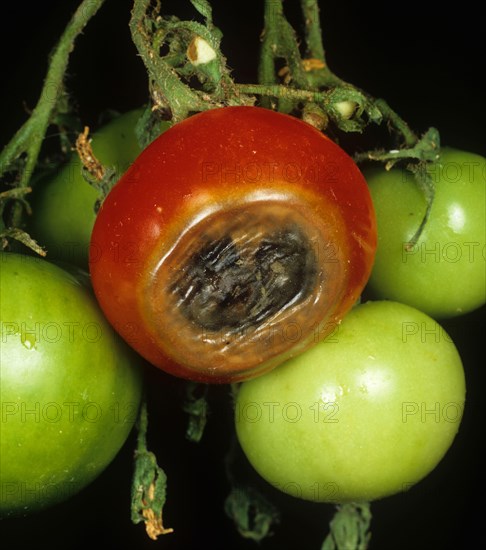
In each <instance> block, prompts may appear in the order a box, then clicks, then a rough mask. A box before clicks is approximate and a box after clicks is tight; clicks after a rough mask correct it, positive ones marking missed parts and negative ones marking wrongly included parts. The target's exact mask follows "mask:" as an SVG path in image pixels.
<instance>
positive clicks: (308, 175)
mask: <svg viewBox="0 0 486 550" xmlns="http://www.w3.org/2000/svg"><path fill="white" fill-rule="evenodd" d="M375 248H376V225H375V217H374V212H373V207H372V202H371V199H370V195H369V192H368V188H367V185H366V182H365V180H364V178H363V177H362V175H361V173H360V172H359V170H358V168H357V167H356V165H355V164H354V162H353V161H352V160H351V158H350V157H349V156H348V155H347V154H346V153H345V152H344V151H343V150H342V149H341V148H339V147H338V146H337V145H336V144H335V143H334V142H332V141H331V140H330V139H328V138H327V137H325V136H324V135H323V134H321V133H320V132H319V131H317V130H316V129H314V128H313V127H311V126H309V125H308V124H306V123H304V122H302V121H301V120H298V119H296V118H294V117H291V116H287V115H283V114H280V113H275V112H273V111H270V110H266V109H262V108H258V107H225V108H221V109H214V110H210V111H206V112H203V113H200V114H197V115H194V116H192V117H190V118H188V119H186V120H184V121H183V122H181V123H179V124H177V125H175V126H173V127H172V128H171V129H169V130H168V131H167V132H165V133H164V134H162V135H161V136H160V137H159V138H157V139H156V140H155V141H154V142H153V143H152V144H151V145H150V146H149V147H148V148H147V149H146V150H145V151H143V152H142V154H141V155H140V156H139V157H138V159H137V160H136V161H135V162H134V164H133V165H132V167H131V168H130V169H129V170H128V171H127V172H126V174H125V175H124V176H123V177H122V178H121V180H120V181H119V182H118V183H117V184H116V185H115V186H114V188H113V189H112V191H111V192H110V194H109V195H108V197H107V198H106V200H105V201H104V203H103V205H102V207H101V209H100V211H99V214H98V217H97V219H96V222H95V226H94V230H93V234H92V241H91V257H90V268H91V274H92V280H93V286H94V289H95V292H96V295H97V298H98V300H99V303H100V305H101V307H102V309H103V310H104V312H105V314H106V316H107V317H108V319H109V320H110V321H111V323H112V324H113V325H114V326H115V328H116V329H117V330H118V331H119V332H120V334H121V335H122V336H123V337H124V338H125V339H126V340H127V341H128V342H129V343H130V344H131V345H132V346H133V347H134V348H135V349H136V350H137V351H138V352H139V353H140V354H141V355H142V356H144V357H145V358H146V359H148V360H149V361H150V362H151V363H153V364H154V365H156V366H157V367H160V368H161V369H163V370H165V371H167V372H170V373H172V374H174V375H177V376H181V377H185V378H190V379H193V380H198V381H203V382H220V383H221V382H230V381H236V380H244V379H248V378H251V377H253V376H256V375H258V374H261V373H263V372H265V371H267V370H269V369H271V368H273V367H275V366H276V365H277V364H279V363H281V362H283V361H284V360H286V359H288V358H289V357H292V356H294V355H297V354H299V353H301V352H302V351H304V350H305V349H307V348H308V347H310V346H311V345H313V344H314V343H316V342H318V341H319V340H321V339H322V338H323V337H324V336H326V335H327V334H329V333H330V332H331V331H332V330H333V329H334V328H335V326H336V323H338V322H339V320H340V319H341V318H342V317H343V315H344V314H345V313H346V312H347V311H348V310H349V309H350V308H351V306H352V305H353V304H354V303H355V301H356V300H357V298H358V297H359V295H360V293H361V291H362V289H363V287H364V285H365V284H366V281H367V280H368V277H369V274H370V270H371V265H372V263H373V258H374V254H375Z"/></svg>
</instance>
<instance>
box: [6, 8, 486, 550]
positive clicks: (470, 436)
mask: <svg viewBox="0 0 486 550" xmlns="http://www.w3.org/2000/svg"><path fill="white" fill-rule="evenodd" d="M77 4H78V2H77V1H75V0H43V1H42V2H36V3H29V4H28V5H25V4H24V3H21V2H17V3H14V2H12V3H9V4H8V7H7V5H6V4H5V3H4V4H3V7H2V18H1V19H2V32H1V36H0V39H1V44H0V45H1V49H0V56H1V57H0V61H1V74H2V86H1V93H2V102H1V104H0V109H1V112H0V120H1V127H0V146H3V145H4V144H5V143H6V142H7V141H8V139H9V138H10V137H11V135H12V134H13V132H14V131H15V130H16V129H17V128H18V127H19V126H20V125H21V124H22V123H23V121H24V120H25V119H26V114H25V110H24V109H25V106H27V108H28V107H33V106H34V105H35V103H36V101H37V99H38V95H39V93H40V89H41V85H42V79H43V77H44V74H45V71H46V69H47V56H48V54H49V52H50V50H51V49H52V47H53V46H54V44H55V43H56V41H57V38H58V37H59V35H60V33H61V32H62V30H63V28H64V26H65V24H66V23H67V21H68V19H69V17H70V15H71V14H72V12H73V11H74V9H75V7H76V6H77ZM261 4H262V2H259V1H256V0H254V1H245V2H238V3H237V2H228V1H226V2H225V1H223V0H217V1H213V2H212V5H213V8H214V18H215V23H216V24H217V25H218V26H219V27H220V28H221V29H222V30H223V33H224V39H223V50H224V52H225V54H226V56H227V58H228V62H229V65H230V66H231V67H232V68H233V69H234V75H235V77H236V78H237V79H238V80H239V81H240V82H250V81H255V78H256V63H257V56H258V37H259V33H260V29H261V17H262V7H261ZM162 5H163V8H164V12H165V13H176V14H178V15H180V16H183V17H188V16H190V14H191V13H194V12H193V11H192V9H191V8H190V6H189V2H188V1H187V2H185V1H182V0H180V1H179V2H176V1H175V0H174V1H171V2H169V1H167V2H165V1H163V2H162ZM287 5H288V7H289V8H290V10H289V11H290V12H295V13H293V15H292V17H294V16H295V15H296V14H297V13H298V12H297V10H295V9H293V8H296V7H297V6H298V2H297V1H296V0H295V1H290V0H288V1H287ZM130 8H131V2H130V1H128V0H111V1H108V2H107V3H106V5H105V6H104V7H103V8H102V9H101V11H100V12H99V14H98V15H97V16H96V17H95V18H94V19H93V20H92V21H91V22H90V23H89V25H88V27H87V28H86V30H85V32H84V34H83V35H82V36H81V37H80V38H79V39H78V41H77V45H76V49H75V51H74V53H73V54H72V57H71V62H70V65H69V70H68V75H69V76H68V79H67V85H68V88H69V90H70V91H71V94H72V96H73V97H74V98H75V103H76V105H77V110H78V113H79V115H80V116H81V118H82V120H83V122H84V123H86V124H89V125H90V126H95V125H96V122H97V120H98V116H99V114H100V113H101V112H102V111H103V110H104V109H107V108H111V109H117V110H119V111H125V110H128V109H131V108H134V107H137V106H139V105H140V104H141V103H143V102H145V101H146V99H147V91H146V90H147V81H146V77H145V71H144V67H143V65H142V63H141V61H140V59H139V58H138V57H137V54H136V51H135V48H134V46H133V45H132V44H131V41H130V35H129V31H128V20H129V13H130ZM426 8H427V4H426V3H424V2H417V3H414V2H409V3H407V4H399V3H397V5H396V7H395V5H394V4H393V3H387V4H385V5H384V6H380V5H378V4H376V3H369V2H360V3H357V4H356V5H354V6H353V5H352V4H350V3H349V2H337V1H335V0H333V1H326V0H322V1H321V9H322V24H323V32H324V39H325V46H326V50H327V60H328V63H329V64H330V66H331V68H332V69H333V70H334V71H335V72H336V73H337V74H338V75H339V76H341V77H342V78H344V79H346V80H349V81H351V82H353V83H354V84H356V85H358V86H360V87H361V88H363V89H365V90H367V91H368V92H370V93H371V94H372V95H374V96H379V97H383V98H385V99H386V100H387V101H388V103H389V104H390V105H391V106H392V107H393V108H395V110H397V111H398V112H399V113H400V114H401V115H402V116H403V118H404V119H405V120H407V121H408V122H409V124H410V125H411V126H412V127H413V128H414V129H415V130H416V131H417V132H419V133H420V132H423V131H425V130H426V129H427V128H428V127H429V126H436V127H437V128H439V130H440V132H441V137H442V142H443V143H444V144H447V145H451V146H455V147H457V148H463V149H467V150H470V151H473V152H477V153H480V154H483V155H484V154H485V150H486V147H485V145H486V140H485V138H484V132H485V129H486V116H485V110H486V109H485V105H484V91H483V89H482V88H481V85H480V82H479V78H480V76H481V74H483V73H484V69H485V67H484V61H483V53H484V36H483V33H484V18H482V17H481V16H480V14H479V13H477V12H476V10H475V6H474V3H473V2H461V3H460V4H459V5H457V6H455V8H454V9H453V10H451V9H448V8H445V7H442V8H441V9H440V10H439V9H437V10H435V9H432V8H430V10H429V11H427V9H426ZM391 10H393V11H391ZM295 20H296V21H297V18H296V17H295ZM464 284H467V281H465V282H464ZM443 324H444V326H445V328H446V329H447V330H448V331H449V333H450V334H451V335H452V337H453V339H454V341H455V342H456V344H457V346H458V348H459V351H460V353H461V355H462V357H463V361H464V366H465V370H466V377H467V383H468V405H467V408H466V413H465V417H464V420H463V424H462V426H461V430H460V432H459V434H458V436H457V438H456V440H455V442H454V444H453V446H452V448H451V450H450V451H449V453H448V454H447V456H446V457H445V458H444V460H443V461H442V462H441V463H440V464H439V466H438V467H437V468H436V470H434V472H433V473H432V474H431V475H430V476H428V477H427V478H426V479H425V480H424V481H423V482H422V483H420V484H419V485H417V486H416V487H415V488H413V489H411V490H410V491H409V492H408V493H406V494H403V495H398V496H395V497H391V498H388V499H385V500H383V501H379V502H376V503H374V504H373V506H372V511H373V515H374V519H373V524H372V532H373V538H372V543H371V548H372V550H387V549H389V548H394V549H407V550H408V549H410V548H414V549H418V550H421V549H424V550H425V549H427V550H428V549H435V548H440V549H448V548H458V547H460V548H473V547H476V544H475V543H474V542H473V541H474V539H475V537H476V536H477V537H480V536H481V533H482V522H483V517H484V512H485V510H484V507H483V509H481V505H480V504H479V505H478V503H477V502H478V501H477V500H476V499H477V498H478V497H479V498H481V497H482V495H484V489H485V483H484V471H483V464H484V443H483V439H484V423H483V422H484V419H485V414H484V413H485V405H484V387H485V376H484V365H485V364H486V362H485V353H484V332H485V331H484V308H482V310H480V311H478V312H475V313H473V314H469V315H466V316H464V317H462V318H458V319H455V320H451V321H447V322H444V323H443ZM147 378H148V379H149V381H150V384H149V387H150V403H149V406H150V409H151V429H150V435H149V437H150V445H151V447H152V449H153V450H154V451H156V453H157V455H158V457H159V461H160V464H161V465H162V466H163V467H164V469H165V471H166V473H167V475H168V480H169V481H168V484H169V485H168V490H169V498H168V503H167V505H166V508H165V524H166V526H171V527H173V528H174V529H175V533H174V534H172V535H168V536H166V537H165V538H162V539H160V540H159V541H158V542H152V541H150V540H149V539H148V538H147V537H146V535H145V533H144V529H143V527H142V526H141V525H137V526H135V525H133V524H132V523H131V522H130V517H129V485H130V481H129V480H130V476H131V455H132V449H133V445H134V436H132V437H131V438H130V439H129V441H128V442H127V444H126V445H125V447H124V448H123V450H122V451H121V453H120V454H119V455H118V456H117V458H116V459H115V461H114V462H113V463H112V464H111V465H110V466H109V468H108V469H107V470H106V471H105V472H104V473H103V474H102V475H101V476H100V477H99V478H98V480H96V482H95V483H93V484H92V485H91V486H90V487H88V488H86V489H85V490H84V491H82V492H81V494H79V495H78V496H76V497H74V498H73V499H71V500H70V501H68V502H67V503H64V504H62V505H59V506H57V507H55V508H53V509H51V510H47V511H45V512H42V513H39V514H37V515H36V516H32V517H30V518H26V519H16V520H8V521H3V522H2V523H0V529H1V531H2V535H1V538H0V541H1V543H2V545H3V546H4V547H5V548H29V547H44V546H49V547H50V548H53V549H54V548H69V549H70V548H73V549H75V548H84V547H86V545H88V544H95V543H99V544H101V546H102V547H105V548H120V549H124V548H154V547H164V548H170V549H176V548H177V549H179V548H199V547H201V546H207V547H210V548H229V547H231V548H241V549H249V550H251V549H253V548H256V546H257V545H256V544H255V543H253V542H251V541H247V540H244V539H242V538H241V537H240V536H239V535H238V534H237V532H236V530H235V529H234V527H233V525H232V523H231V521H230V520H229V519H228V518H227V517H226V516H225V514H224V511H223V500H224V498H225V496H226V494H227V491H228V484H227V481H226V478H225V473H224V463H223V459H224V454H225V452H226V451H227V449H228V447H229V445H230V441H231V438H232V414H231V405H230V399H229V395H228V390H227V388H226V387H213V388H212V389H211V391H210V405H211V417H210V421H209V425H208V427H207V431H206V433H205V435H204V438H203V441H202V443H201V444H199V445H196V444H192V443H189V442H187V441H186V440H185V438H184V426H185V424H184V423H185V415H184V413H182V412H181V407H180V404H181V402H182V395H183V389H184V385H183V383H182V382H181V381H179V380H176V379H173V378H171V377H169V376H165V375H164V374H162V373H159V372H158V371H157V372H155V369H153V368H148V369H147ZM248 473H249V475H250V477H251V478H252V480H253V481H254V482H255V484H257V485H259V486H260V487H261V488H262V489H263V490H264V491H265V494H266V495H267V496H268V497H269V498H271V499H272V500H273V501H274V502H275V503H276V504H277V505H278V506H279V508H280V510H281V513H282V522H281V524H280V525H279V526H278V527H277V528H276V529H275V533H274V536H273V537H271V538H269V539H267V540H266V541H264V542H263V543H262V544H261V548H262V549H263V550H265V549H268V550H271V549H276V548H279V549H281V548H301V549H305V550H317V549H319V548H320V544H321V543H322V540H323V538H324V536H325V534H326V532H327V524H328V521H329V520H330V518H331V517H332V514H333V508H332V506H329V505H316V504H312V503H308V502H303V501H298V500H296V499H293V498H292V497H289V496H285V495H281V494H279V493H277V492H276V491H273V490H271V489H270V488H269V487H268V486H267V485H266V484H264V483H262V482H261V481H260V480H259V479H257V477H256V475H253V474H252V472H251V470H249V472H248ZM479 502H481V501H479Z"/></svg>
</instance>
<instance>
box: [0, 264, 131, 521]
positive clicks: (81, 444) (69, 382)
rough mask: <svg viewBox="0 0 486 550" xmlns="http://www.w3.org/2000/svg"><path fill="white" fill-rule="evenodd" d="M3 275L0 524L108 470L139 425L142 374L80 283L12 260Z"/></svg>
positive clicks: (66, 275) (50, 268)
mask: <svg viewBox="0 0 486 550" xmlns="http://www.w3.org/2000/svg"><path fill="white" fill-rule="evenodd" d="M0 270H1V276H0V298H1V299H0V308H1V310H0V311H1V338H2V344H1V351H0V367H1V368H0V377H1V378H0V381H1V384H0V396H1V414H2V419H1V430H2V432H1V438H0V462H1V465H2V467H1V469H0V484H1V488H2V494H1V499H0V514H1V515H2V516H3V515H19V514H20V515H24V514H29V513H31V512H33V511H35V510H39V509H43V508H46V507H49V506H51V505H53V504H56V503H58V502H62V501H64V500H66V499H68V498H69V497H71V496H72V495H74V494H76V493H77V492H78V491H80V490H81V489H82V488H83V487H85V486H86V485H88V484H89V483H91V482H92V481H93V480H94V479H95V478H96V477H97V476H98V475H99V474H100V473H101V472H102V471H103V470H104V469H105V468H106V467H107V466H108V464H109V463H110V462H111V461H112V459H113V458H114V457H115V455H116V454H117V453H118V451H119V450H120V448H121V447H122V445H123V444H124V442H125V440H126V439H127V437H128V435H129V433H130V431H131V429H132V427H133V425H134V422H135V420H136V414H137V410H138V407H139V403H140V399H141V389H142V376H141V365H140V358H138V357H136V356H135V354H134V353H133V352H132V350H131V349H130V348H129V347H128V346H127V345H126V344H125V343H124V342H123V341H122V340H121V339H120V338H119V337H117V336H116V335H115V334H114V331H113V329H112V327H110V325H109V324H108V323H107V322H106V320H105V319H104V317H103V315H102V313H101V311H100V310H99V307H98V305H97V303H96V300H95V299H94V296H93V294H92V292H91V291H90V289H89V288H87V287H86V285H85V282H84V281H81V282H80V280H79V279H78V278H77V277H75V276H74V275H73V274H72V273H68V272H67V271H64V270H63V269H61V268H59V267H58V266H56V265H53V264H51V263H49V262H47V261H45V260H42V259H39V258H34V257H31V256H24V255H20V254H13V253H8V254H6V253H0Z"/></svg>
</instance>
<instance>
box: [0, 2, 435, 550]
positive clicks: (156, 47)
mask: <svg viewBox="0 0 486 550" xmlns="http://www.w3.org/2000/svg"><path fill="white" fill-rule="evenodd" d="M103 3H104V0H83V1H82V2H81V3H80V5H79V8H78V10H77V11H76V12H75V14H74V15H73V18H72V19H71V21H70V22H69V24H68V25H67V27H66V30H65V32H64V33H63V35H62V37H61V39H60V41H59V43H58V45H57V47H56V49H55V50H54V52H53V55H52V57H51V59H50V63H49V69H48V72H47V75H46V77H45V81H44V86H43V90H42V92H41V96H40V99H39V102H38V103H37V105H36V107H35V109H34V110H33V112H32V114H31V116H30V118H29V119H28V120H27V122H26V123H25V124H24V125H23V126H22V127H21V128H20V130H19V131H18V132H17V133H16V135H15V136H14V137H13V138H12V140H11V141H10V142H9V143H8V144H7V146H6V147H5V149H4V150H3V151H2V153H1V154H0V176H1V177H2V178H3V179H4V181H5V183H6V184H7V185H8V186H9V187H10V188H9V189H8V190H7V191H3V192H2V193H1V194H0V210H1V214H2V216H1V220H0V236H1V238H2V247H4V248H5V247H7V246H8V243H9V241H11V240H12V239H13V240H17V241H20V242H21V243H22V244H24V245H26V246H27V247H29V248H31V249H32V250H34V251H35V252H37V253H38V254H41V255H45V251H44V250H43V249H42V247H41V246H40V245H39V244H38V243H36V242H35V241H34V240H33V239H32V238H31V237H30V236H29V235H28V233H26V232H25V231H24V230H23V228H22V214H23V212H28V209H29V204H28V193H29V192H30V191H31V187H30V185H29V184H30V181H31V178H32V175H33V174H34V171H35V168H36V164H37V162H38V159H39V153H40V148H41V145H42V142H43V139H44V136H45V134H46V130H47V128H48V126H49V125H50V124H55V123H56V117H57V116H58V115H59V114H62V113H64V112H66V111H68V109H69V101H68V94H67V92H66V90H65V86H64V78H65V74H66V70H67V67H68V62H69V56H70V53H71V51H72V49H73V47H74V42H75V40H76V38H77V37H78V36H79V34H80V33H81V32H82V31H83V29H84V28H85V26H86V25H87V23H88V22H89V20H90V19H91V18H92V17H94V16H95V14H96V13H97V11H98V10H99V8H100V7H101V6H102V4H103ZM191 3H192V5H193V6H194V8H195V9H196V10H197V12H198V13H199V14H200V15H201V16H202V17H203V19H204V23H199V22H196V21H182V20H180V19H178V18H176V17H173V16H171V17H163V16H162V15H161V13H160V9H161V2H159V1H157V2H155V3H153V2H151V1H150V0H134V5H133V11H132V16H131V21H130V29H131V33H132V37H133V42H134V44H135V45H136V47H137V49H138V52H139V54H140V56H141V58H142V60H143V62H144V64H145V66H146V69H147V73H148V75H149V87H150V96H151V101H152V105H151V106H150V109H149V110H148V114H147V117H146V120H145V124H146V125H147V126H148V125H149V124H150V121H151V119H153V118H162V119H170V120H172V121H173V122H177V121H179V120H182V119H184V118H186V117H188V116H189V115H190V114H192V113H195V112H200V111H204V110H207V109H212V108H218V107H222V106H228V105H254V104H257V103H258V104H261V105H264V106H266V107H268V108H271V109H275V110H278V111H281V112H288V113H292V114H296V115H297V116H300V117H302V118H303V119H304V120H306V121H307V122H310V123H311V124H313V125H314V126H316V127H318V128H319V129H321V130H326V129H328V128H330V127H331V128H334V129H336V130H338V131H342V132H363V131H364V130H365V129H366V128H367V127H368V125H370V124H373V125H382V124H386V125H387V127H388V128H389V129H390V130H391V132H392V134H393V140H392V141H393V145H392V147H390V148H388V149H379V150H373V151H365V152H358V153H356V154H355V160H356V161H357V162H365V161H378V162H383V163H384V164H385V165H386V167H387V168H389V167H392V166H393V165H395V164H396V163H399V162H401V163H405V164H406V165H407V167H408V168H409V169H410V170H411V171H412V172H413V173H414V174H415V176H416V180H417V182H418V185H419V186H420V188H421V189H422V191H423V192H424V195H425V197H426V199H427V205H428V208H427V211H426V214H425V216H424V219H423V221H422V224H421V226H420V228H419V230H418V231H417V233H416V235H415V236H414V237H413V238H412V239H411V243H412V244H413V243H414V242H416V240H417V239H418V237H419V235H420V232H421V230H422V229H423V227H424V225H425V224H426V222H427V217H428V214H429V212H430V207H431V205H432V201H433V198H434V186H433V182H432V180H431V178H430V176H429V175H428V173H427V170H426V166H427V165H428V164H430V163H434V162H435V161H436V159H437V155H438V151H439V147H440V137H439V133H438V132H437V130H435V129H434V128H431V129H429V131H427V132H426V133H425V134H424V135H423V136H421V137H418V136H417V135H416V134H415V133H414V132H413V131H412V130H411V128H410V127H409V126H408V124H407V123H406V122H405V121H404V120H403V119H402V118H401V117H400V116H399V115H398V114H397V113H395V112H394V111H393V110H392V109H391V107H390V106H389V105H388V104H387V103H386V102H385V101H384V100H381V99H375V98H373V97H371V96H370V95H369V94H367V93H365V92H363V91H362V90H360V89H358V88H356V87H355V86H353V85H352V84H350V83H347V82H345V81H343V80H341V79H340V78H339V77H338V76H336V75H335V74H334V73H333V72H332V71H331V70H330V68H329V66H328V64H327V62H326V57H325V50H324V47H323V42H322V32H321V28H320V23H319V9H318V4H317V0H301V8H302V16H303V21H304V23H305V25H304V40H303V43H304V46H303V47H302V46H300V44H299V40H298V37H297V35H296V33H295V31H294V29H293V28H292V26H291V25H290V23H289V22H288V20H287V19H286V17H285V12H284V8H283V2H282V0H266V1H265V8H264V33H263V39H262V50H261V59H260V66H259V81H258V83H237V82H235V81H234V80H233V78H232V76H231V71H230V69H229V67H228V66H227V63H226V59H225V57H224V55H223V53H222V51H221V38H222V33H221V31H220V30H219V29H218V28H217V27H216V26H215V25H214V22H213V18H212V10H211V5H210V3H209V2H208V1H207V0H191ZM302 51H303V52H304V53H302ZM195 81H197V83H196V84H195ZM50 87H54V88H55V89H56V90H57V93H56V97H55V99H54V100H52V95H51V94H48V93H46V90H47V89H48V88H50ZM198 407H199V409H200V410H203V411H204V415H206V406H205V405H204V400H202V401H201V400H198V401H197V407H196V412H195V418H196V419H198V418H199V417H198V416H197V415H198V410H199V409H198ZM194 410H195V409H194V408H191V407H189V408H188V413H189V414H193V413H194ZM144 414H146V411H145V413H144ZM145 420H146V419H145ZM197 437H200V435H198V436H197ZM197 437H196V438H197ZM144 448H145V450H146V445H145V440H144V438H143V437H141V438H140V439H139V452H140V453H142V452H144V451H143V449H144ZM151 460H152V459H151ZM158 475H160V477H161V479H163V473H161V474H158ZM160 498H161V499H162V500H165V490H164V491H160ZM157 506H159V505H157ZM245 506H248V503H246V504H245ZM160 509H161V506H160ZM142 515H143V514H142ZM144 517H146V516H144ZM245 517H246V516H245ZM343 518H344V519H343ZM369 520H370V515H369V509H368V508H367V507H366V506H365V505H363V507H361V508H360V507H347V506H346V507H342V508H340V510H339V511H338V514H337V515H336V520H335V522H334V523H333V524H332V525H331V529H332V534H331V535H330V537H332V542H327V543H325V544H327V546H324V548H326V550H327V549H328V548H329V549H331V548H347V546H346V544H349V542H342V540H343V539H342V538H340V537H341V535H338V534H337V533H338V532H345V531H346V532H348V533H349V532H352V535H351V537H354V539H353V540H355V539H356V537H358V538H360V540H362V541H364V542H363V543H362V544H363V548H364V547H365V546H366V541H367V540H368V538H369V537H368V535H366V534H365V533H366V532H367V529H368V526H369ZM341 521H344V522H345V523H341ZM342 525H345V526H344V527H342ZM357 533H359V534H357ZM330 540H331V539H329V541H330ZM345 540H346V541H348V540H349V539H345ZM356 547H357V548H358V546H356Z"/></svg>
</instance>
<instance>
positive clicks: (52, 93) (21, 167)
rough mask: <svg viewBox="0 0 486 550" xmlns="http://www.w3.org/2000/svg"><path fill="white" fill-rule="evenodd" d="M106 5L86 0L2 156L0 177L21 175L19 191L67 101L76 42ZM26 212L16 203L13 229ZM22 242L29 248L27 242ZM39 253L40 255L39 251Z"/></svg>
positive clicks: (72, 19)
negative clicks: (68, 71) (67, 77)
mask: <svg viewBox="0 0 486 550" xmlns="http://www.w3.org/2000/svg"><path fill="white" fill-rule="evenodd" d="M104 2H105V0H83V1H82V2H81V4H80V5H79V7H78V9H77V10H76V11H75V13H74V15H73V16H72V18H71V20H70V22H69V23H68V25H67V26H66V29H65V30H64V32H63V34H62V36H61V38H60V40H59V42H58V44H57V46H56V48H55V49H54V52H53V54H52V56H51V58H50V63H49V69H48V71H47V74H46V77H45V79H44V85H43V87H42V91H41V94H40V97H39V100H38V102H37V105H36V107H35V108H34V110H33V111H32V114H31V115H30V117H29V119H28V120H27V121H26V122H25V123H24V125H23V126H22V127H21V128H20V129H19V130H18V131H17V133H16V134H15V136H14V137H13V138H12V140H11V141H10V142H9V143H8V144H7V145H6V146H5V148H4V149H3V151H2V152H1V153H0V177H2V176H5V175H6V174H8V175H11V173H15V172H17V173H18V181H17V182H16V187H18V188H27V187H28V185H29V182H30V179H31V177H32V174H33V172H34V169H35V167H36V163H37V159H38V156H39V152H40V148H41V145H42V141H43V139H44V136H45V133H46V130H47V127H48V126H49V123H50V122H51V120H52V117H53V113H55V111H56V108H57V106H58V103H59V102H60V101H61V100H62V99H63V97H64V94H65V92H64V84H63V79H64V74H65V72H66V68H67V65H68V60H69V55H70V53H71V52H72V50H73V49H74V41H75V39H76V38H77V37H78V35H79V34H81V32H82V31H83V29H84V27H85V26H86V24H87V23H88V21H89V20H90V19H91V18H92V17H93V16H94V15H95V14H96V12H97V11H98V10H99V8H100V7H101V6H102V4H103V3H104ZM19 159H22V162H21V163H19V162H18V161H19ZM16 163H17V164H16ZM22 212H23V204H22V201H16V202H15V204H14V208H13V209H12V213H11V225H12V227H14V228H16V227H18V226H19V225H20V219H21V216H22ZM2 237H3V238H5V237H11V238H12V237H13V238H15V239H16V238H17V236H16V234H13V233H12V232H10V234H8V235H7V234H6V233H4V232H2ZM22 242H24V244H27V242H25V240H24V241H22ZM28 246H29V245H28ZM31 248H32V247H31ZM36 251H37V252H38V250H36Z"/></svg>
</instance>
